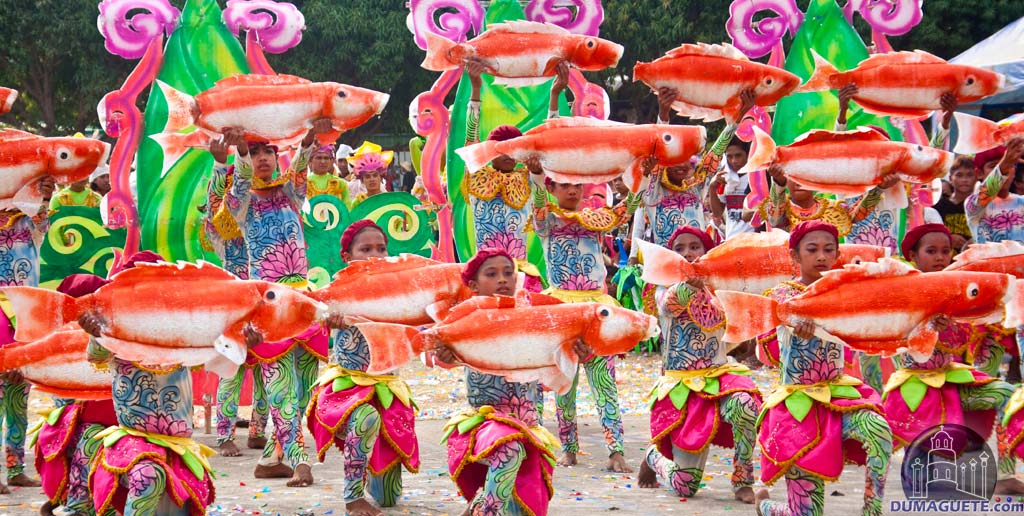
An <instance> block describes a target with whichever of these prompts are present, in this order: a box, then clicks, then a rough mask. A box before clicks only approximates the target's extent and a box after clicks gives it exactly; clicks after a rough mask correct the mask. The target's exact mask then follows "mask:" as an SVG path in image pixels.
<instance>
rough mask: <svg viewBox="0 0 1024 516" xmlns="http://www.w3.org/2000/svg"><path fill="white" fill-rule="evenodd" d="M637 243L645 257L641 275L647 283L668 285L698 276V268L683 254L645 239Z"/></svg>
mask: <svg viewBox="0 0 1024 516" xmlns="http://www.w3.org/2000/svg"><path fill="white" fill-rule="evenodd" d="M636 243H637V245H638V246H640V254H641V255H642V256H643V258H644V269H643V271H644V272H643V274H642V275H641V276H640V277H641V279H643V280H644V281H646V282H647V283H653V284H655V285H662V286H668V285H672V284H675V283H679V282H680V281H686V280H688V279H690V278H694V277H696V276H697V270H696V269H694V268H693V265H692V264H691V263H690V262H688V261H686V259H685V258H683V257H682V256H680V255H678V254H676V253H674V252H672V251H670V250H668V249H665V248H664V247H662V246H660V245H657V244H652V243H650V242H645V241H643V240H637V241H636Z"/></svg>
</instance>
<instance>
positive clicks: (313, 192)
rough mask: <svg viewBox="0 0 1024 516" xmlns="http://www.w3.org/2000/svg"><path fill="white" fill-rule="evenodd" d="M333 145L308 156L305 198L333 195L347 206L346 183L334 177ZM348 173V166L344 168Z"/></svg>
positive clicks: (323, 146)
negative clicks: (308, 172) (310, 173)
mask: <svg viewBox="0 0 1024 516" xmlns="http://www.w3.org/2000/svg"><path fill="white" fill-rule="evenodd" d="M334 156H335V150H334V145H333V144H329V145H321V146H320V147H317V149H316V150H314V151H313V154H311V155H310V156H309V171H310V172H312V173H313V174H312V175H310V176H309V180H308V181H309V182H308V183H307V184H306V198H308V199H312V198H314V197H316V196H318V195H333V196H334V197H336V198H337V199H338V200H339V201H341V202H342V203H344V204H345V206H346V207H347V206H348V205H349V199H348V182H347V181H345V180H344V179H342V178H340V177H338V176H336V175H334ZM345 171H346V172H348V166H347V165H346V166H345Z"/></svg>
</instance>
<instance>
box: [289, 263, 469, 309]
mask: <svg viewBox="0 0 1024 516" xmlns="http://www.w3.org/2000/svg"><path fill="white" fill-rule="evenodd" d="M463 267H464V265H462V264H458V263H444V262H439V261H435V260H431V259H430V258H425V257H422V256H417V255H414V254H403V255H401V256H394V257H388V258H371V259H368V260H360V261H357V262H353V263H351V264H349V266H348V267H346V268H344V269H342V270H341V271H338V273H337V274H335V275H334V280H332V281H331V284H330V285H328V286H326V287H324V288H322V289H320V290H317V291H314V292H311V293H310V294H309V296H310V297H312V298H313V299H316V300H318V301H321V302H323V303H325V304H326V305H327V313H328V315H343V316H346V317H350V318H352V319H368V320H371V321H376V322H387V323H395V324H409V325H420V324H430V323H432V322H433V321H434V318H433V317H432V315H431V313H429V312H428V308H429V309H431V310H441V312H442V313H443V312H444V311H446V310H447V309H448V308H451V307H453V306H455V305H456V304H457V303H459V302H460V301H463V300H465V299H468V298H469V297H470V296H472V295H473V293H472V292H471V291H470V290H469V287H467V286H465V285H464V284H463V283H462V276H461V275H462V269H463Z"/></svg>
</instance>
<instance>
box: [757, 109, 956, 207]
mask: <svg viewBox="0 0 1024 516" xmlns="http://www.w3.org/2000/svg"><path fill="white" fill-rule="evenodd" d="M754 138H755V141H756V145H755V147H754V150H753V152H752V153H751V156H750V159H748V160H747V164H746V165H744V166H743V168H741V169H740V170H739V171H738V172H739V173H740V174H746V173H748V172H752V171H754V170H762V169H766V168H768V167H769V166H770V165H779V166H781V167H782V171H783V173H784V174H785V175H786V179H792V180H793V181H795V182H796V183H798V184H800V185H801V186H803V187H805V188H809V189H812V190H816V191H820V192H830V193H834V194H839V195H849V196H854V195H862V194H864V193H866V192H867V191H868V190H870V189H871V188H873V187H875V186H876V185H878V184H879V183H880V182H882V178H883V177H885V176H886V175H888V174H891V173H896V174H897V175H899V178H900V179H901V180H903V181H905V182H908V183H916V184H929V183H931V182H932V181H934V180H935V179H938V178H941V177H944V176H945V175H946V173H947V172H948V171H949V167H950V166H951V165H952V164H953V158H954V156H953V153H951V152H946V151H944V150H941V149H935V148H932V147H927V146H923V145H917V144H913V143H905V142H896V141H892V140H890V139H888V138H886V137H885V136H883V135H882V134H880V133H879V132H877V131H874V130H872V129H869V128H866V127H862V128H860V129H857V130H854V131H825V130H814V131H808V132H807V133H804V134H803V135H801V136H800V137H799V138H797V139H796V141H794V142H793V143H791V144H789V145H784V146H781V147H776V145H775V141H774V140H772V137H771V136H769V135H768V133H766V132H764V131H762V130H761V129H760V128H759V127H756V126H755V127H754ZM887 192H891V196H892V197H893V199H891V200H892V201H893V205H894V206H896V207H905V206H906V205H907V204H906V203H907V195H906V190H905V189H904V187H903V186H902V185H897V186H895V187H893V188H890V189H889V190H887Z"/></svg>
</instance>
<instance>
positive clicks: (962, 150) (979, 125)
mask: <svg viewBox="0 0 1024 516" xmlns="http://www.w3.org/2000/svg"><path fill="white" fill-rule="evenodd" d="M953 116H954V117H956V130H957V137H956V147H954V148H953V152H955V153H957V154H977V153H979V152H981V151H985V150H988V149H991V148H993V147H998V146H999V142H998V141H997V140H996V139H995V134H996V131H997V130H999V124H997V123H995V122H993V121H991V120H985V119H984V118H981V117H977V116H972V115H968V114H966V113H953Z"/></svg>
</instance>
